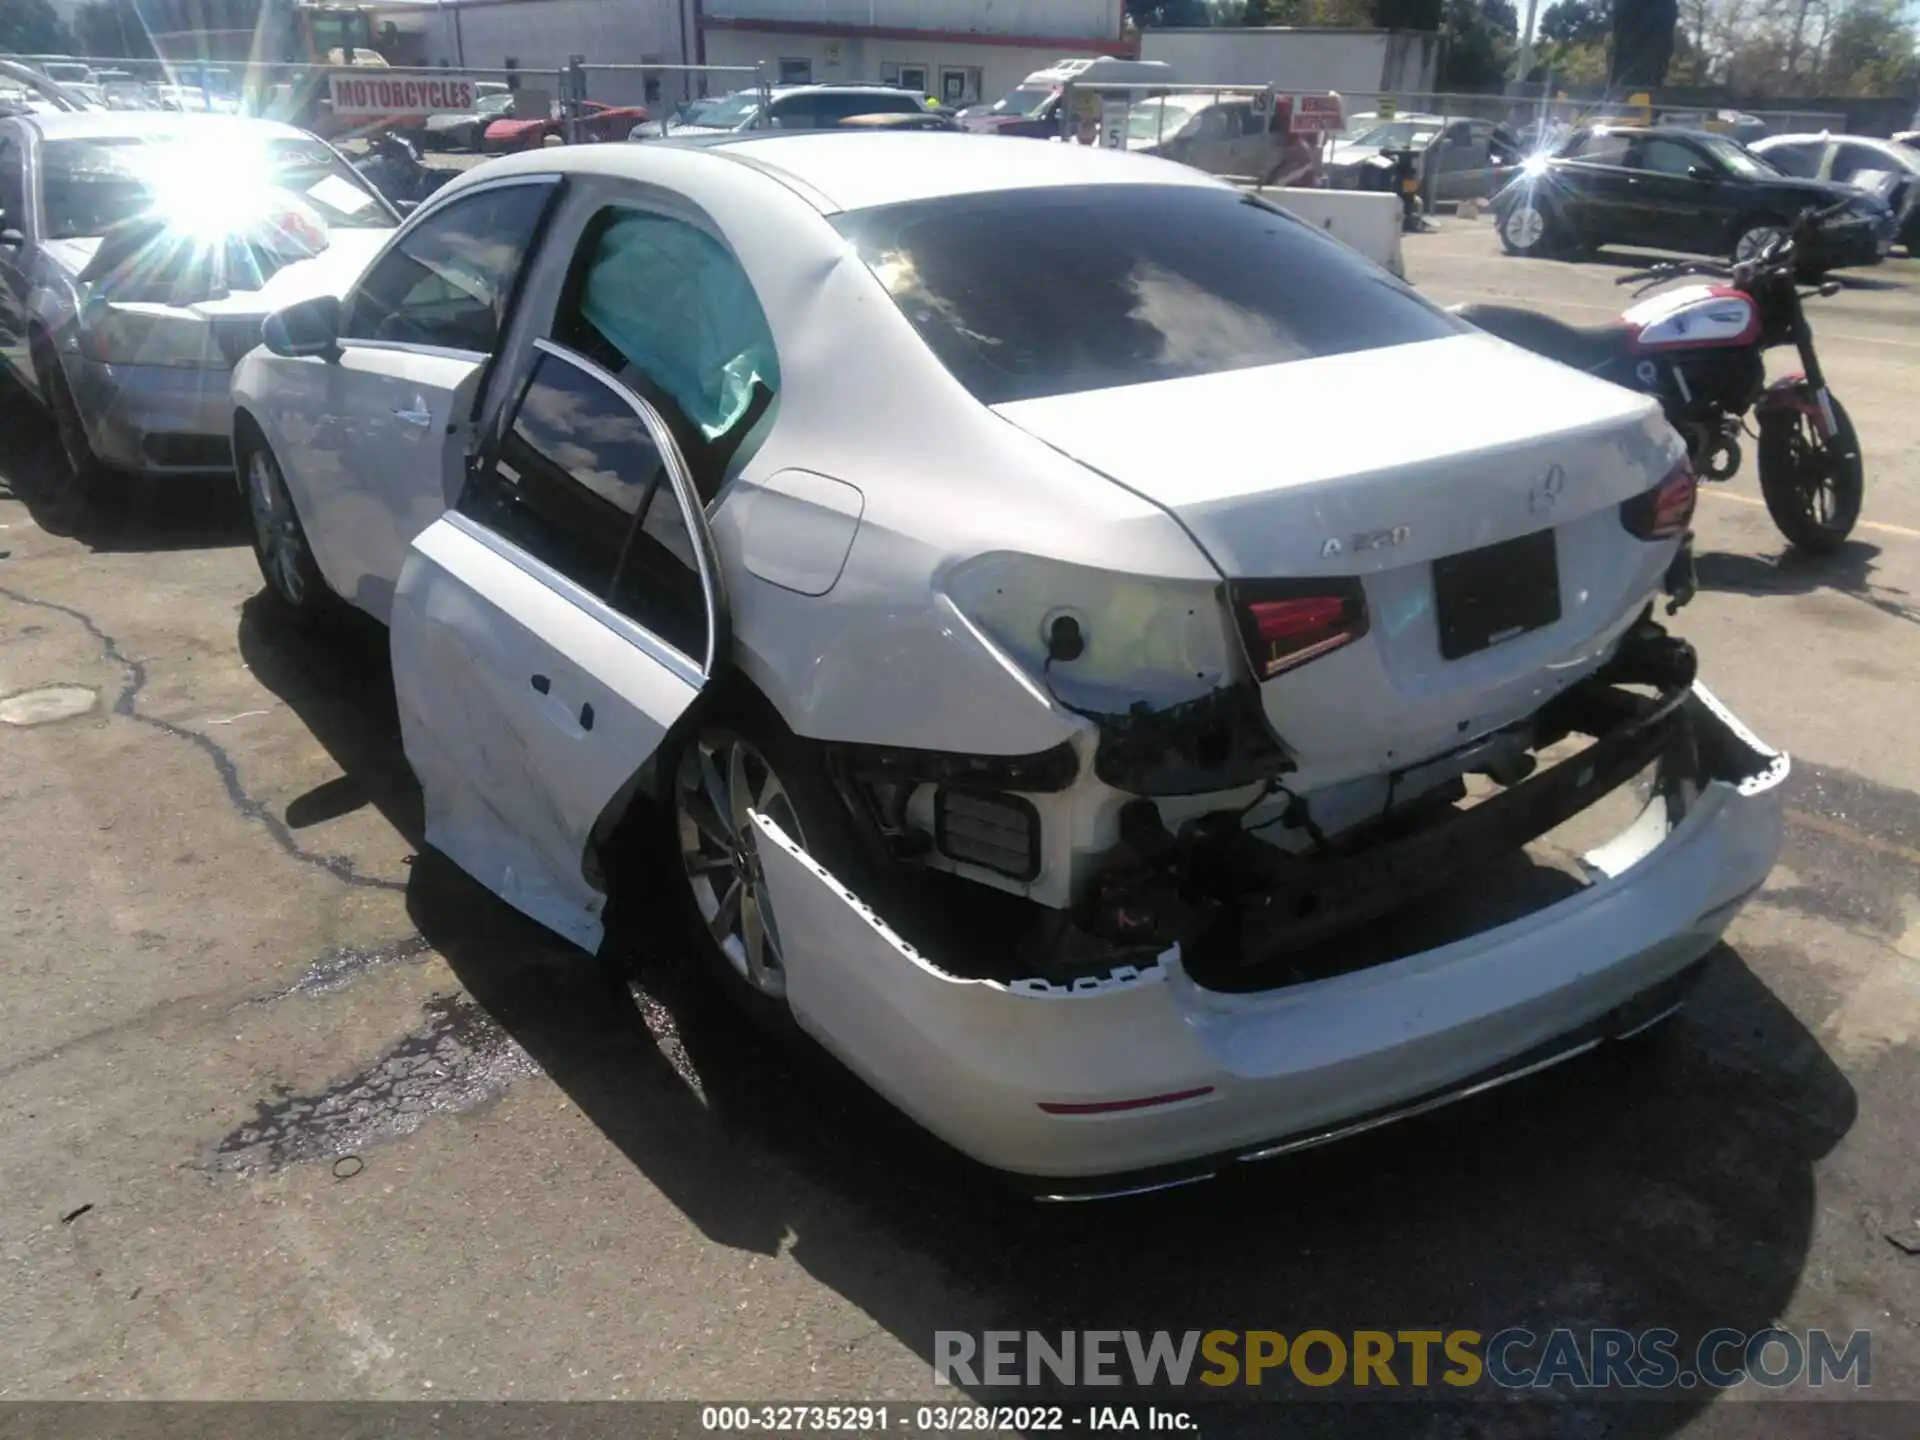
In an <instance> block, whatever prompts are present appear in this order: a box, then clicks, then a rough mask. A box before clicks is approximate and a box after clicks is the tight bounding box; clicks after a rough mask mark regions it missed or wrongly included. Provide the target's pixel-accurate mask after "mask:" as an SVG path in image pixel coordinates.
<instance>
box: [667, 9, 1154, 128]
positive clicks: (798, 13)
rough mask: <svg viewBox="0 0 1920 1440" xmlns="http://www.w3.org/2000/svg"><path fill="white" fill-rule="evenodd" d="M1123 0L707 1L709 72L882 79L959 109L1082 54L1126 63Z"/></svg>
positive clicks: (701, 19) (700, 21)
mask: <svg viewBox="0 0 1920 1440" xmlns="http://www.w3.org/2000/svg"><path fill="white" fill-rule="evenodd" d="M1122 8H1123V7H1122V3H1121V0H700V3H699V4H698V6H697V7H696V9H697V16H696V24H697V26H698V28H699V41H700V44H701V46H702V47H704V51H705V54H706V58H707V61H708V63H710V64H715V65H735V64H754V63H764V64H765V66H766V67H767V74H768V76H769V78H771V79H773V80H775V81H782V80H785V81H802V80H812V81H822V82H824V81H833V80H880V81H885V82H888V83H891V84H898V85H902V86H905V87H907V88H909V89H913V90H920V91H923V92H924V93H926V94H928V95H933V96H935V97H937V98H939V99H940V100H942V101H945V102H946V103H948V104H952V105H968V104H972V103H973V102H975V101H977V100H993V99H997V98H999V97H1000V96H1001V95H1004V94H1006V92H1007V91H1009V90H1011V89H1012V88H1013V87H1014V86H1016V85H1018V84H1019V83H1020V82H1021V81H1022V80H1024V79H1025V78H1026V77H1027V76H1028V75H1030V74H1032V73H1033V72H1034V71H1035V70H1039V69H1042V68H1044V67H1046V66H1048V65H1051V64H1053V63H1054V62H1055V61H1056V60H1060V59H1063V58H1065V57H1068V56H1078V55H1123V54H1129V53H1131V51H1132V48H1133V42H1132V40H1131V38H1129V37H1127V36H1126V35H1124V33H1123V31H1122V28H1121V25H1122Z"/></svg>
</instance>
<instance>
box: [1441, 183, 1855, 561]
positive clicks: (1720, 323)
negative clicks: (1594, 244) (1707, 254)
mask: <svg viewBox="0 0 1920 1440" xmlns="http://www.w3.org/2000/svg"><path fill="white" fill-rule="evenodd" d="M1847 203H1848V202H1846V201H1843V202H1841V204H1842V208H1844V206H1845V205H1846V204H1847ZM1822 213H1823V212H1814V211H1810V212H1808V213H1806V214H1804V215H1802V216H1801V217H1800V222H1799V224H1797V225H1795V226H1794V227H1793V230H1792V231H1791V232H1790V233H1783V234H1781V235H1778V236H1776V237H1775V238H1774V239H1773V240H1771V241H1770V242H1769V243H1767V244H1766V245H1764V246H1763V247H1761V249H1760V250H1759V251H1758V252H1757V253H1756V254H1754V255H1753V256H1751V257H1750V258H1748V259H1746V260H1741V261H1737V262H1735V263H1733V264H1731V265H1726V264H1718V263H1715V262H1713V261H1705V260H1686V261H1671V262H1668V263H1665V264H1660V265H1655V266H1653V267H1651V268H1650V269H1646V270H1641V271H1637V272H1635V273H1634V274H1631V275H1623V276H1621V277H1620V279H1619V281H1618V282H1617V283H1618V284H1621V285H1637V286H1639V289H1638V290H1636V291H1635V292H1634V293H1635V296H1636V303H1635V304H1634V305H1632V306H1631V307H1630V308H1628V309H1627V310H1626V311H1625V312H1624V313H1623V314H1622V315H1621V317H1620V319H1619V320H1618V321H1615V322H1614V323H1612V324H1608V325H1596V326H1590V327H1588V326H1577V325H1567V324H1564V323H1563V322H1561V321H1558V320H1555V319H1553V318H1552V317H1551V316H1548V315H1542V314H1540V313H1539V312H1538V311H1534V310H1522V309H1519V308H1517V307H1513V306H1507V305H1460V306H1455V307H1454V313H1455V314H1457V315H1459V316H1460V317H1461V318H1462V319H1463V320H1466V321H1468V322H1469V323H1471V324H1473V325H1476V326H1478V327H1479V328H1480V329H1482V330H1485V331H1487V332H1489V333H1490V334H1493V335H1498V336H1499V337H1500V338H1501V339H1503V340H1508V341H1511V342H1512V343H1513V344H1515V345H1519V346H1521V347H1523V348H1524V349H1528V350H1532V351H1533V352H1534V353H1536V354H1539V355H1544V356H1546V357H1547V358H1548V359H1551V360H1558V361H1560V362H1562V363H1563V364H1567V365H1571V366H1573V367H1574V368H1575V369H1579V370H1586V371H1589V372H1590V373H1592V374H1595V375H1598V376H1600V377H1601V378H1602V379H1606V380H1611V381H1613V382H1614V383H1616V384H1619V385H1624V386H1626V387H1627V388H1628V389H1631V390H1639V391H1642V392H1644V393H1646V394H1649V395H1654V396H1657V397H1658V398H1659V400H1660V403H1661V405H1662V407H1663V408H1664V409H1665V411H1666V416H1667V421H1668V423H1669V424H1671V425H1672V426H1673V428H1674V429H1675V430H1677V431H1679V432H1680V435H1681V437H1682V438H1683V439H1684V440H1685V441H1686V443H1687V454H1688V456H1689V457H1690V458H1691V460H1692V461H1693V466H1694V471H1695V473H1696V474H1698V475H1700V476H1701V477H1702V478H1703V479H1707V480H1725V479H1727V478H1729V477H1730V476H1732V475H1733V474H1734V472H1735V471H1736V470H1738V469H1739V468H1740V437H1741V436H1742V435H1743V434H1749V433H1751V432H1749V431H1748V430H1747V425H1746V421H1747V416H1748V415H1749V414H1751V415H1752V416H1753V418H1754V421H1755V423H1756V424H1757V425H1758V427H1759V433H1758V440H1759V458H1760V493H1761V495H1762V496H1763V497H1765V499H1766V502H1767V513H1768V514H1770V515H1772V516H1773V522H1774V524H1776V525H1778V526H1779V527H1780V531H1781V533H1782V534H1784V535H1785V536H1786V537H1787V539H1788V540H1789V541H1791V542H1792V543H1793V544H1795V545H1797V546H1799V547H1800V548H1801V549H1803V550H1806V551H1809V552H1811V553H1813V554H1819V555H1824V554H1830V553H1832V552H1833V551H1834V550H1836V549H1838V548H1839V547H1840V545H1841V543H1842V542H1844V541H1845V540H1846V538H1847V536H1848V535H1849V534H1850V533H1851V532H1852V530H1853V527H1854V524H1855V522H1856V521H1858V520H1859V518H1860V504H1861V499H1862V497H1863V493H1864V491H1865V488H1866V482H1865V478H1864V468H1863V466H1862V463H1861V459H1860V441H1859V437H1858V436H1857V435H1856V434H1855V433H1854V429H1853V422H1852V421H1851V420H1849V419H1848V418H1847V412H1846V411H1845V410H1844V409H1842V408H1841V405H1840V402H1839V401H1838V400H1836V399H1834V397H1833V394H1832V392H1831V391H1830V390H1828V388H1827V382H1826V377H1825V375H1824V374H1823V373H1822V372H1821V369H1820V360H1819V357H1818V356H1817V355H1815V354H1814V349H1813V330H1812V328H1811V327H1810V326H1809V325H1808V324H1807V317H1806V312H1805V310H1804V309H1803V308H1802V306H1801V303H1800V302H1801V301H1802V300H1803V299H1805V298H1806V297H1807V296H1810V295H1815V294H1818V295H1833V294H1836V293H1837V292H1838V291H1839V289H1840V286H1839V285H1838V283H1837V282H1834V281H1827V282H1825V283H1823V284H1821V285H1819V286H1817V287H1815V288H1811V289H1806V290H1803V289H1801V286H1800V280H1799V274H1798V270H1797V268H1796V263H1795V259H1794V256H1795V250H1796V244H1795V237H1797V236H1799V235H1801V234H1803V233H1804V231H1805V227H1807V226H1808V225H1810V224H1811V223H1813V222H1814V221H1815V220H1817V219H1819V218H1820V217H1821V214H1822ZM1695 275H1697V276H1703V277H1708V278H1711V279H1719V280H1724V281H1726V282H1727V283H1726V284H1724V285H1688V286H1682V287H1680V288H1677V289H1673V290H1665V291H1662V292H1661V293H1659V294H1657V295H1653V296H1651V297H1650V298H1648V299H1644V300H1639V299H1637V297H1638V296H1641V295H1645V294H1646V292H1647V291H1649V290H1652V289H1654V288H1656V287H1658V286H1661V285H1664V284H1666V283H1667V282H1669V281H1672V280H1677V279H1680V278H1682V277H1684V276H1695ZM1783 345H1792V346H1794V347H1795V348H1796V349H1797V350H1798V351H1799V354H1800V367H1801V368H1800V371H1799V373H1797V374H1793V375H1788V376H1786V377H1784V378H1782V379H1780V380H1776V381H1774V382H1773V383H1772V384H1768V383H1767V377H1766V366H1765V362H1764V358H1763V357H1764V355H1765V352H1766V351H1767V350H1769V349H1772V348H1775V347H1777V346H1783Z"/></svg>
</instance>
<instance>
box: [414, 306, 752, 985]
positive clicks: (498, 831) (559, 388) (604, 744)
mask: <svg viewBox="0 0 1920 1440" xmlns="http://www.w3.org/2000/svg"><path fill="white" fill-rule="evenodd" d="M508 388H509V393H511V395H512V396H513V398H512V399H511V401H510V402H508V407H507V409H506V411H505V414H504V416H503V419H502V423H500V424H499V425H498V426H497V427H494V426H490V427H489V429H490V432H492V433H493V434H494V438H493V439H492V440H491V441H490V442H489V444H488V445H487V447H486V452H485V454H484V456H483V458H482V459H481V461H480V462H479V463H478V464H476V465H475V467H474V469H473V471H472V474H471V476H470V477H469V480H468V482H467V484H466V486H465V488H464V489H463V491H462V494H461V496H460V497H459V501H458V508H457V509H454V510H451V511H449V512H448V513H447V514H445V515H443V516H441V517H439V518H437V519H435V520H434V521H433V522H432V523H431V524H429V525H428V526H427V527H426V528H425V530H424V531H423V532H422V533H421V534H420V535H418V536H417V537H416V538H414V540H413V541H412V543H411V544H410V545H409V546H408V549H407V555H406V559H405V562H404V564H403V565H402V567H401V571H400V581H399V585H398V587H397V590H396V593H395V598H394V603H393V606H392V621H391V628H392V642H391V649H392V657H393V677H394V693H395V695H396V697H397V699H398V703H399V711H400V726H401V737H402V741H403V744H404V746H405V750H406V754H407V758H408V761H409V762H410V763H411V764H412V765H413V767H414V771H415V773H416V774H417V775H418V777H419V780H420V783H421V788H422V790H423V792H424V794H425V801H426V835H427V840H428V842H429V843H431V844H432V845H434V846H435V847H436V848H437V849H439V850H441V851H442V852H443V853H445V854H446V855H447V856H448V857H449V858H451V859H452V860H453V861H454V862H455V863H456V864H458V865H459V866H460V867H461V868H462V869H464V870H465V871H467V872H468V873H469V874H470V875H472V876H473V877H474V878H475V879H477V880H479V881H480V883H482V884H483V885H485V886H486V887H487V888H488V889H490V890H492V891H494V893H496V894H497V895H499V896H500V897H501V898H502V899H504V900H506V901H507V902H508V903H509V904H511V905H513V906H514V907H515V908H516V909H519V910H521V911H522V912H523V913H525V914H527V915H529V916H531V917H533V918H534V919H536V920H538V921H540V922H541V923H542V924H544V925H546V926H548V927H549V928H550V929H552V930H554V931H556V932H557V933H559V934H561V935H564V936H566V937H567V938H568V939H570V940H573V941H574V942H575V943H577V944H579V945H581V946H582V947H584V948H587V949H593V948H594V947H596V946H597V945H598V944H599V942H600V939H601V933H602V930H601V926H602V912H603V909H604V905H605V900H606V897H605V895H604V893H603V892H602V891H601V890H600V889H599V888H598V886H597V883H596V881H595V880H594V879H592V878H590V877H589V873H588V871H589V867H588V862H587V855H588V845H589V841H590V838H591V837H592V835H593V834H594V829H595V826H596V824H597V823H598V822H599V821H600V820H601V818H602V816H603V815H605V814H606V813H607V812H608V810H609V807H610V806H611V805H612V804H613V802H614V801H615V799H616V797H618V796H620V795H621V794H623V793H624V792H625V791H626V789H627V787H628V786H629V784H630V782H632V781H633V780H634V778H635V777H636V775H638V774H639V773H640V771H641V770H642V768H643V767H644V766H645V765H646V764H647V763H648V761H649V760H650V759H651V758H652V757H653V755H654V754H655V752H656V751H657V750H658V749H659V748H660V746H661V744H662V742H663V740H664V739H665V738H666V736H667V734H668V732H669V731H670V730H671V729H672V728H673V726H674V725H675V724H676V723H677V722H678V721H679V720H680V718H681V717H682V716H683V715H685V714H686V712H687V710H688V708H689V707H690V706H691V705H692V704H693V703H694V702H695V700H696V699H697V698H698V696H699V695H700V693H701V691H702V689H703V688H704V686H705V683H706V677H707V675H708V674H709V673H710V671H711V668H712V666H713V665H714V663H715V657H716V655H719V654H722V653H724V644H725V639H724V637H725V633H726V625H725V615H724V603H723V601H722V599H721V595H720V582H719V578H718V577H719V567H718V562H717V560H716V559H715V558H714V552H713V541H712V536H711V534H710V533H709V531H708V529H707V522H706V516H705V513H704V511H703V510H702V508H701V506H700V502H699V497H698V495H697V493H696V491H695V488H694V482H693V478H692V475H691V474H690V472H689V471H688V469H687V464H686V460H685V457H684V455H683V454H682V453H681V451H680V449H679V446H678V444H677V443H676V441H675V440H674V438H673V435H672V432H671V431H670V429H669V428H668V424H667V422H666V420H665V419H664V418H662V416H661V415H660V413H659V412H658V411H657V410H656V409H655V408H654V407H653V406H652V405H650V404H649V403H648V402H646V401H645V400H642V399H641V398H640V397H639V396H638V395H636V394H635V393H634V392H633V391H632V390H631V389H629V388H628V387H627V386H626V385H625V384H624V383H623V382H622V381H621V380H619V379H618V378H616V377H615V376H614V375H612V374H611V373H609V372H608V371H606V370H605V369H602V368H601V367H600V366H598V365H597V364H595V363H594V362H593V361H590V360H588V359H586V358H585V357H584V356H582V355H580V354H578V353H577V352H574V351H572V350H568V349H566V348H564V347H562V346H559V345H556V344H554V343H553V342H550V341H547V340H538V341H536V344H535V347H534V351H533V354H532V357H531V358H530V359H529V361H528V362H527V368H526V372H525V374H524V375H521V376H519V377H517V378H516V379H515V380H514V383H513V384H512V385H511V386H510V387H508ZM451 443H452V442H451V441H449V442H448V444H449V448H450V447H451Z"/></svg>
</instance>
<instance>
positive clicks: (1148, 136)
mask: <svg viewBox="0 0 1920 1440" xmlns="http://www.w3.org/2000/svg"><path fill="white" fill-rule="evenodd" d="M1209 103H1210V102H1209V101H1208V100H1206V99H1204V98H1201V97H1195V98H1193V99H1175V98H1172V97H1169V98H1167V99H1164V100H1142V101H1141V102H1140V103H1139V104H1138V105H1135V106H1134V107H1133V108H1132V109H1131V110H1129V111H1128V112H1127V139H1129V140H1158V139H1162V138H1166V139H1171V138H1172V137H1173V136H1175V135H1178V134H1179V133H1180V132H1181V130H1182V129H1184V128H1185V127H1186V124H1187V122H1188V121H1189V120H1191V119H1193V117H1194V116H1196V115H1198V114H1199V113H1200V112H1201V111H1202V110H1204V109H1206V108H1207V105H1208V104H1209Z"/></svg>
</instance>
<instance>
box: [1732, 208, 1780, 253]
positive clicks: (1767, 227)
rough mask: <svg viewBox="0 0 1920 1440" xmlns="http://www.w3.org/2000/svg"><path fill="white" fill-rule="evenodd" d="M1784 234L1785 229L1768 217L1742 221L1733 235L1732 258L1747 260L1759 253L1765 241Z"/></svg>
mask: <svg viewBox="0 0 1920 1440" xmlns="http://www.w3.org/2000/svg"><path fill="white" fill-rule="evenodd" d="M1786 233H1787V227H1786V226H1785V225H1784V224H1783V223H1782V222H1780V221H1778V220H1776V219H1774V218H1773V217H1772V216H1770V215H1761V216H1756V217H1754V218H1752V219H1748V220H1743V221H1741V222H1740V224H1739V226H1738V228H1737V229H1735V231H1734V234H1733V258H1734V259H1735V260H1749V259H1751V258H1753V256H1755V255H1757V254H1759V253H1760V248H1761V246H1763V245H1764V244H1766V243H1767V241H1769V240H1771V239H1774V238H1781V237H1784V236H1785V235H1786Z"/></svg>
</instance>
